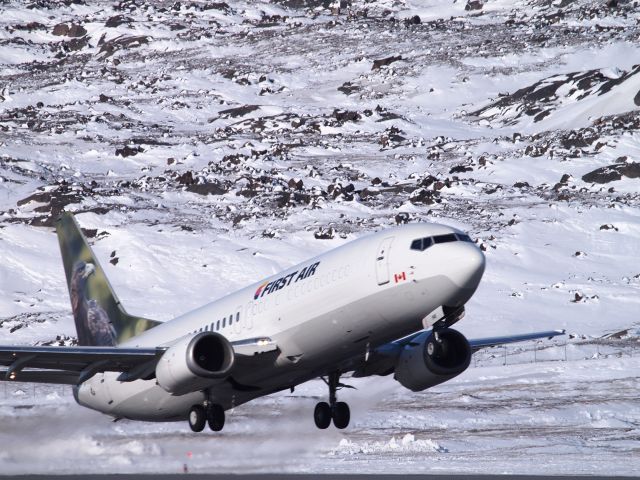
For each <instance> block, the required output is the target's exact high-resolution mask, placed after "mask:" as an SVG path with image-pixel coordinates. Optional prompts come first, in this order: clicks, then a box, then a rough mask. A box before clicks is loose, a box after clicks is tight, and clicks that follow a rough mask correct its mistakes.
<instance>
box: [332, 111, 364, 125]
mask: <svg viewBox="0 0 640 480" xmlns="http://www.w3.org/2000/svg"><path fill="white" fill-rule="evenodd" d="M333 116H334V118H335V119H336V120H338V121H339V122H357V121H358V120H360V118H362V117H361V116H360V114H359V113H358V112H352V111H349V110H339V109H337V108H336V109H335V110H334V111H333Z"/></svg>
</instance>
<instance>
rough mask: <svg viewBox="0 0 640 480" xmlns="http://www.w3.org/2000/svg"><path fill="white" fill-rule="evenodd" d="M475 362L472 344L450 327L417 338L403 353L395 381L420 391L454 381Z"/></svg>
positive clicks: (396, 369)
mask: <svg viewBox="0 0 640 480" xmlns="http://www.w3.org/2000/svg"><path fill="white" fill-rule="evenodd" d="M470 362H471V347H470V346H469V342H468V341H467V339H466V338H465V336H464V335H462V334H461V333H460V332H458V331H457V330H453V329H451V328H446V329H443V330H439V331H438V332H437V334H436V333H433V332H428V333H424V334H423V335H421V336H419V337H417V338H415V339H414V340H413V341H412V342H411V343H410V344H409V345H407V346H406V347H405V348H404V349H403V350H402V353H401V354H400V358H399V359H398V364H397V365H396V368H395V376H394V378H395V379H396V380H397V381H398V382H400V384H401V385H402V386H403V387H406V388H408V389H409V390H413V391H414V392H419V391H420V390H425V389H427V388H430V387H434V386H436V385H438V384H440V383H442V382H446V381H447V380H450V379H452V378H453V377H455V376H457V375H460V374H461V373H462V372H464V371H465V370H466V369H467V367H468V366H469V363H470Z"/></svg>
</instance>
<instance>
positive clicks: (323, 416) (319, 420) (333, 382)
mask: <svg viewBox="0 0 640 480" xmlns="http://www.w3.org/2000/svg"><path fill="white" fill-rule="evenodd" d="M323 380H324V381H325V383H326V384H327V385H328V386H329V403H327V402H320V403H318V404H317V405H316V408H315V410H314V412H313V419H314V421H315V422H316V427H318V428H321V429H325V428H328V427H329V425H330V424H331V420H333V424H334V425H335V427H336V428H339V429H343V428H347V426H348V425H349V420H350V419H351V412H350V411H349V405H347V404H346V403H345V402H338V401H337V397H336V390H338V389H339V388H342V387H345V386H346V385H343V384H341V383H340V372H332V373H330V374H329V379H328V380H325V379H324V378H323Z"/></svg>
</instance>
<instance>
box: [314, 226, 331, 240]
mask: <svg viewBox="0 0 640 480" xmlns="http://www.w3.org/2000/svg"><path fill="white" fill-rule="evenodd" d="M333 234H334V230H333V227H329V228H326V229H325V228H321V229H320V230H318V231H317V232H315V233H314V234H313V236H314V237H315V239H316V240H331V239H332V238H333Z"/></svg>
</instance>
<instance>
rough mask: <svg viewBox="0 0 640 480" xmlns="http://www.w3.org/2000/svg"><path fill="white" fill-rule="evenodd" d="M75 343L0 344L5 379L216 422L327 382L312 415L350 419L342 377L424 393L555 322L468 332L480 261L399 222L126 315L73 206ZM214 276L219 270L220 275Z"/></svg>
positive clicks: (69, 235)
mask: <svg viewBox="0 0 640 480" xmlns="http://www.w3.org/2000/svg"><path fill="white" fill-rule="evenodd" d="M56 231H57V235H58V240H59V244H60V250H61V253H62V261H63V264H64V270H65V274H66V279H67V284H68V288H69V295H70V299H71V307H72V311H73V316H74V322H75V326H76V331H77V337H78V344H77V346H76V345H74V346H1V347H0V365H2V366H3V367H6V370H3V371H0V380H6V381H13V382H43V383H52V384H67V385H71V386H72V391H73V396H74V398H75V400H76V402H77V403H79V404H80V405H82V406H84V407H88V408H90V409H94V410H97V411H99V412H103V413H105V414H107V415H110V416H112V417H115V419H123V418H124V419H131V420H141V421H158V422H168V421H184V420H187V421H188V423H189V426H190V428H191V430H193V431H194V432H200V431H202V430H203V429H204V427H205V426H206V425H207V424H208V426H209V428H210V429H211V430H213V431H220V430H222V428H223V427H224V424H225V411H228V410H230V409H233V408H235V407H238V406H240V405H242V404H245V403H247V402H249V401H251V400H253V399H255V398H258V397H262V396H265V395H269V394H272V393H274V392H278V391H282V390H286V389H291V391H293V390H294V388H295V387H296V386H297V385H300V384H302V383H304V382H307V381H309V380H311V379H315V378H319V377H320V378H322V379H323V380H324V381H325V382H326V384H327V386H328V393H329V395H328V401H321V402H319V403H318V404H317V405H316V407H315V410H314V412H313V418H314V422H315V425H316V426H317V427H318V428H319V429H326V428H328V427H329V426H330V425H331V423H332V422H333V424H334V426H335V427H336V428H338V429H343V428H346V427H347V426H348V425H349V421H350V409H349V406H348V404H347V403H346V402H341V401H338V399H337V391H338V390H339V389H340V388H342V387H345V386H346V385H344V384H343V383H341V381H340V378H341V376H344V375H346V374H351V375H352V376H353V377H366V376H371V375H391V374H393V375H394V378H395V380H397V381H398V382H399V383H400V385H402V386H403V387H406V388H408V389H410V390H412V391H422V390H425V389H428V388H431V387H433V386H435V385H438V384H440V383H442V382H446V381H448V380H450V379H452V378H454V377H456V376H457V375H460V374H461V373H462V372H464V371H465V370H466V369H467V367H468V366H469V364H470V361H471V355H472V354H473V353H474V352H476V351H477V350H479V349H481V348H485V347H489V346H493V345H501V344H505V343H511V342H518V341H524V340H533V339H540V338H552V337H554V336H557V335H562V334H564V330H562V331H561V330H553V331H545V332H537V333H531V334H524V335H512V336H506V337H495V338H485V339H479V340H467V339H466V338H465V336H464V335H462V334H461V333H460V332H458V331H457V330H454V329H453V328H451V326H452V325H453V324H454V323H456V322H457V321H459V320H460V319H461V318H462V317H463V315H464V307H465V304H466V303H467V302H468V301H469V299H470V298H471V297H472V295H473V294H474V292H475V291H476V289H477V287H478V284H479V283H480V280H481V278H482V275H483V273H484V269H485V257H484V254H483V253H482V251H481V250H480V249H479V248H478V247H477V246H476V244H475V243H474V242H473V241H472V240H471V238H470V237H469V236H468V235H467V234H465V233H463V232H461V231H459V230H457V229H455V228H452V227H448V226H445V225H439V224H431V223H417V224H407V225H402V226H398V227H393V228H388V229H384V230H382V231H379V232H377V233H373V234H370V235H368V236H363V237H361V238H358V239H356V240H353V241H351V242H349V243H346V244H344V245H342V246H340V247H338V248H335V249H333V250H330V251H328V252H326V253H323V254H321V255H319V256H317V257H314V258H311V259H309V260H307V261H305V262H303V263H300V264H298V265H295V266H292V267H289V268H287V269H286V270H284V271H283V272H281V273H279V274H277V275H273V276H270V277H268V278H265V279H263V280H260V281H259V282H257V283H255V284H253V285H249V286H248V287H246V288H243V289H241V290H239V291H237V292H235V293H232V294H230V295H227V296H225V297H223V298H221V299H219V300H216V301H214V302H211V303H209V304H207V305H205V306H203V307H200V308H198V309H196V310H193V311H191V312H188V313H185V314H184V315H181V316H179V317H177V318H175V319H173V320H170V321H166V322H159V321H154V320H150V319H146V318H142V317H138V316H135V315H130V314H129V313H127V312H126V311H125V309H124V308H123V306H122V304H121V303H120V301H119V300H118V297H117V296H116V294H115V293H114V290H113V288H112V287H111V285H110V284H109V281H108V280H107V277H106V276H105V273H104V270H103V269H102V267H101V266H100V264H99V262H98V259H97V258H96V256H95V255H94V253H93V252H92V250H91V248H90V246H89V244H88V242H87V240H86V238H85V237H84V235H83V234H82V231H81V229H80V228H79V226H78V223H77V221H76V220H75V218H74V216H73V214H72V213H68V212H63V213H62V214H61V216H60V218H59V219H58V220H57V222H56ZM221 273H222V272H221Z"/></svg>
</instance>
